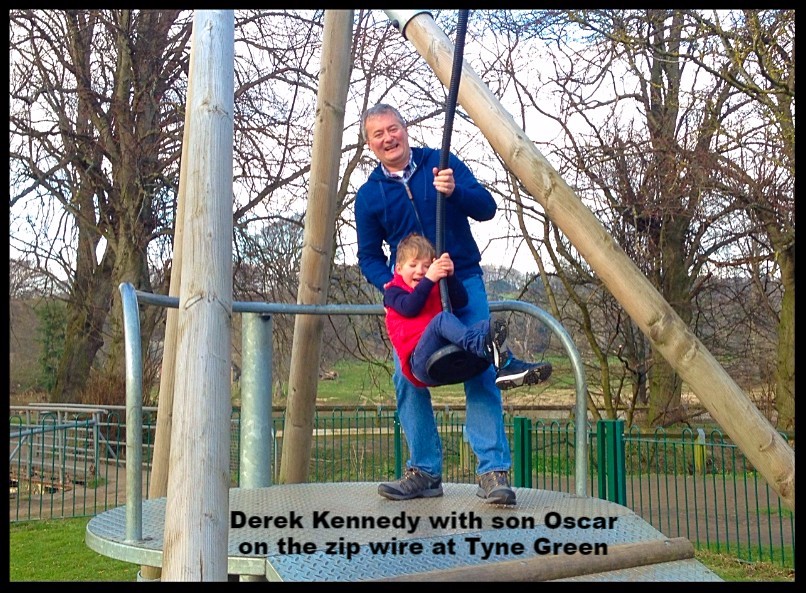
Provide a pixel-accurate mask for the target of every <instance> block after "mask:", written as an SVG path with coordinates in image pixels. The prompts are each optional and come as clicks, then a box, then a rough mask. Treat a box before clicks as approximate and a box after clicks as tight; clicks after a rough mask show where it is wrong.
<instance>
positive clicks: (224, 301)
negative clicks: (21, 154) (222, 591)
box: [162, 10, 235, 581]
mask: <svg viewBox="0 0 806 593" xmlns="http://www.w3.org/2000/svg"><path fill="white" fill-rule="evenodd" d="M234 51H235V44H234V16H233V11H232V10H199V11H196V13H195V15H194V22H193V39H192V43H191V56H190V61H191V69H190V72H191V76H190V79H189V89H190V90H189V92H188V100H189V101H188V106H187V109H188V112H190V113H189V115H188V117H189V118H190V120H191V121H192V122H193V126H192V129H191V130H190V131H189V132H188V134H187V136H186V139H187V143H186V145H185V146H183V155H182V156H183V158H182V169H183V170H184V169H185V168H187V173H186V180H187V194H186V197H187V198H188V201H187V204H186V206H185V221H184V225H185V226H184V230H185V232H184V237H183V253H184V257H185V261H184V262H183V268H184V271H183V274H182V280H181V285H180V290H179V323H178V338H177V341H178V347H177V356H176V384H175V388H174V418H173V420H174V430H173V434H172V435H171V447H170V449H171V450H170V471H169V475H168V490H167V501H166V508H165V537H164V542H165V543H164V550H163V569H162V580H167V581H226V580H227V562H228V553H227V542H228V534H229V524H228V521H229V486H230V473H229V442H230V438H229V437H230V434H229V433H230V412H231V404H230V384H229V371H230V360H231V328H230V323H231V318H232V146H233V110H234Z"/></svg>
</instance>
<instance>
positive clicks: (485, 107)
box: [386, 10, 795, 510]
mask: <svg viewBox="0 0 806 593" xmlns="http://www.w3.org/2000/svg"><path fill="white" fill-rule="evenodd" d="M386 12H387V15H388V16H389V17H390V19H391V20H393V21H397V22H398V23H399V26H401V27H403V34H404V35H405V36H406V38H407V39H408V40H409V41H411V43H412V44H413V45H414V47H415V48H416V49H417V51H418V52H419V53H420V55H421V56H422V57H423V58H425V61H426V62H427V63H428V65H429V66H430V67H431V68H432V69H433V71H434V72H435V73H436V75H437V76H438V77H439V79H440V80H441V81H442V83H443V84H444V85H446V86H447V85H449V84H450V76H451V65H452V63H453V45H452V43H451V41H450V40H449V39H448V37H447V36H446V35H445V33H444V32H443V31H442V30H441V29H440V28H439V27H438V26H437V25H436V23H435V22H434V20H433V18H432V17H431V16H430V15H429V14H428V13H417V14H416V15H415V16H412V13H411V11H409V12H406V11H391V10H388V11H386ZM458 102H459V104H460V105H462V107H464V109H465V110H466V111H467V113H468V114H469V115H470V117H471V118H473V121H474V122H475V124H476V126H477V127H478V128H479V130H481V132H482V133H483V134H484V136H485V137H486V138H487V140H488V141H489V142H490V144H491V145H492V147H493V149H494V150H495V151H496V152H497V153H498V154H499V155H500V156H501V158H502V159H504V161H505V162H506V164H507V166H508V167H509V168H510V169H511V170H512V172H513V173H514V174H515V175H516V176H517V177H518V179H520V180H521V182H522V183H523V184H524V186H526V188H527V189H528V190H529V192H530V193H531V194H532V195H533V196H534V197H535V199H536V200H537V201H538V202H539V203H540V205H541V206H543V208H544V209H545V211H546V214H547V215H548V217H549V218H550V219H551V220H552V221H553V222H554V223H555V224H556V225H557V226H558V227H559V228H560V229H561V230H562V231H563V233H564V234H565V235H566V236H567V237H568V239H569V240H570V241H571V243H573V245H574V247H576V249H577V250H578V251H579V253H580V255H581V256H582V257H584V258H585V260H586V261H587V262H588V264H590V266H591V268H592V269H593V270H594V271H595V272H596V274H597V275H598V276H599V278H600V279H601V280H602V282H603V283H604V284H605V286H607V288H608V290H609V291H610V292H611V293H612V294H613V296H614V297H615V298H616V299H617V300H618V301H619V303H621V305H622V307H624V310H625V311H627V313H628V314H629V315H630V317H632V319H633V320H634V321H635V323H636V324H637V325H638V326H639V327H640V328H641V331H642V332H644V334H646V335H647V337H648V338H649V340H650V341H651V342H652V344H653V346H654V347H655V348H656V349H657V351H658V352H660V353H661V354H662V355H663V357H664V358H665V359H666V360H667V361H668V362H669V364H670V365H672V367H674V369H675V371H677V373H678V374H679V375H680V377H681V378H682V379H683V380H684V381H685V382H686V383H688V385H689V386H690V387H691V389H692V390H693V391H694V393H695V394H696V395H697V397H698V398H699V399H700V401H701V402H702V403H703V405H704V406H705V407H706V408H707V409H708V411H709V412H710V413H711V415H712V416H713V418H714V419H715V420H716V421H717V422H718V423H719V425H720V426H721V427H722V428H723V429H724V430H725V432H727V433H728V434H729V435H730V437H731V438H732V439H733V440H734V442H735V443H736V444H737V445H738V446H739V448H740V449H741V450H742V452H744V454H745V455H746V456H747V458H748V459H749V460H750V463H752V464H753V466H754V467H756V468H757V469H758V470H759V471H760V472H761V473H762V475H763V476H764V478H765V479H766V480H767V482H768V483H769V484H770V486H772V488H773V489H775V491H776V492H777V493H778V494H779V495H780V496H781V499H782V500H783V502H784V504H786V505H787V506H788V507H789V508H791V509H792V510H794V509H795V452H794V451H793V450H792V448H791V447H790V446H789V445H788V444H787V443H786V441H785V440H784V439H783V437H781V435H780V434H778V432H777V431H776V430H775V428H774V427H773V426H772V425H771V424H770V423H769V421H768V420H767V419H766V418H765V417H764V416H763V415H762V414H761V412H760V411H759V409H758V408H757V407H756V406H755V405H754V404H753V402H752V401H751V400H750V398H749V397H748V396H747V394H746V393H745V392H744V391H743V390H742V389H741V388H740V387H739V386H738V385H736V383H735V382H734V381H733V379H731V377H730V376H729V375H728V374H727V372H725V369H724V368H723V367H722V366H721V365H720V364H719V362H718V361H717V360H716V359H715V358H714V357H713V356H712V355H711V353H710V352H709V351H708V350H707V349H706V348H705V346H704V345H703V344H702V342H700V340H699V339H698V338H697V337H696V336H695V335H694V334H693V333H692V332H691V330H690V329H689V328H688V326H687V325H686V324H685V322H683V320H682V319H680V317H679V316H678V315H677V313H676V312H675V311H674V309H672V307H671V306H670V305H669V304H668V303H667V302H666V301H665V300H664V298H663V296H661V294H660V293H659V292H658V291H657V290H656V289H655V287H654V286H652V284H651V283H650V281H649V280H648V279H647V278H646V276H644V275H643V273H642V272H641V271H640V270H639V269H638V267H637V266H636V265H635V263H633V261H632V260H630V258H629V256H627V254H626V253H625V252H624V250H623V249H622V248H621V247H620V246H619V245H618V243H616V241H615V240H614V239H613V238H612V237H611V236H610V234H609V233H608V232H607V231H606V230H605V228H604V227H603V226H602V224H601V223H600V222H599V220H598V219H597V218H596V216H595V215H594V214H593V213H592V212H591V211H590V209H588V207H587V206H585V205H584V204H583V203H582V201H581V200H580V199H579V197H578V196H577V195H576V194H575V193H574V190H572V189H571V187H569V186H568V185H567V184H566V183H565V181H564V180H563V179H562V178H561V177H560V175H559V173H557V171H556V170H555V169H554V168H553V167H552V166H551V164H549V162H548V161H547V160H546V159H545V157H544V156H543V155H542V154H541V153H540V151H539V150H538V149H537V147H536V146H535V145H534V143H533V142H532V141H531V140H529V138H528V137H527V136H526V133H525V132H524V131H523V130H522V129H521V128H520V127H518V125H517V124H516V123H515V120H514V119H513V118H512V116H511V115H510V114H509V113H508V112H507V111H506V109H504V107H503V106H502V105H501V103H500V102H499V101H498V99H497V98H496V97H495V95H493V93H492V91H490V89H489V88H488V87H487V85H486V84H484V82H483V81H482V80H481V79H480V78H479V76H478V75H477V74H476V73H475V72H474V71H473V70H472V68H470V66H468V65H467V63H465V65H464V68H463V70H462V80H461V84H460V86H459V97H458Z"/></svg>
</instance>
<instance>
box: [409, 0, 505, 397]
mask: <svg viewBox="0 0 806 593" xmlns="http://www.w3.org/2000/svg"><path fill="white" fill-rule="evenodd" d="M468 12H470V11H468V10H462V11H460V12H459V21H458V24H457V26H456V49H455V50H454V54H453V70H452V72H451V84H450V86H449V87H448V102H447V104H446V106H445V128H444V130H443V132H442V153H441V154H440V159H439V170H440V171H441V170H442V169H447V168H448V162H449V159H450V154H451V132H452V131H453V116H454V114H455V113H456V97H457V95H458V94H459V81H460V79H461V76H462V63H463V59H462V54H463V53H464V47H465V32H466V31H467V14H468ZM436 208H437V212H436V227H437V228H436V251H437V255H442V254H443V253H444V252H445V240H444V237H443V235H444V232H445V229H444V227H445V194H443V193H442V192H440V191H438V192H437V204H436ZM439 297H440V300H441V301H442V311H443V312H445V313H450V312H451V299H450V296H449V294H448V281H447V279H446V278H441V279H440V281H439ZM425 366H426V370H427V372H428V376H429V377H431V379H433V380H435V381H436V382H437V384H439V385H449V384H453V383H464V382H465V381H467V380H468V379H471V378H472V377H475V376H476V375H478V374H479V373H481V372H483V371H485V370H486V369H487V368H488V367H489V366H490V363H489V361H487V360H486V359H484V358H479V357H478V356H476V355H475V354H472V353H471V352H468V351H467V350H463V349H462V348H460V347H459V346H457V345H456V344H448V345H446V346H443V347H442V348H440V349H439V350H437V351H436V352H434V353H433V354H432V355H431V356H429V357H428V360H427V361H426V365H425Z"/></svg>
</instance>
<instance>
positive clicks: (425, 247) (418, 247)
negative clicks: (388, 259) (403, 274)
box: [395, 233, 437, 266]
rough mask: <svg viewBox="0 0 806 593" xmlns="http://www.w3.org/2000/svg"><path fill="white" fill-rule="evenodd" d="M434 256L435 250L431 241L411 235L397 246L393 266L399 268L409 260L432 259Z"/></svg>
mask: <svg viewBox="0 0 806 593" xmlns="http://www.w3.org/2000/svg"><path fill="white" fill-rule="evenodd" d="M436 256H437V250H436V249H434V246H433V245H432V243H431V241H429V240H428V239H426V238H425V237H423V236H422V235H420V234H417V233H411V234H410V235H407V236H406V237H405V238H404V239H403V240H402V241H400V243H398V244H397V257H396V259H395V264H396V265H398V266H401V265H403V264H404V263H405V262H406V260H409V259H415V258H416V259H421V258H423V259H424V258H428V259H434V258H435V257H436Z"/></svg>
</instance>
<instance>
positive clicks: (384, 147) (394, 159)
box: [365, 113, 410, 172]
mask: <svg viewBox="0 0 806 593" xmlns="http://www.w3.org/2000/svg"><path fill="white" fill-rule="evenodd" d="M365 127H366V132H367V146H369V148H370V150H372V152H374V153H375V156H376V157H378V160H379V161H381V162H382V163H383V164H384V165H385V166H386V168H387V169H389V170H390V171H393V172H395V171H402V170H403V169H405V167H406V165H407V164H408V163H409V152H410V151H409V133H408V131H407V130H406V126H404V125H403V124H401V123H400V122H399V121H398V119H397V118H396V117H395V116H394V115H392V114H391V113H382V114H380V115H374V116H372V117H370V118H368V119H367V121H366V122H365Z"/></svg>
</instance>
